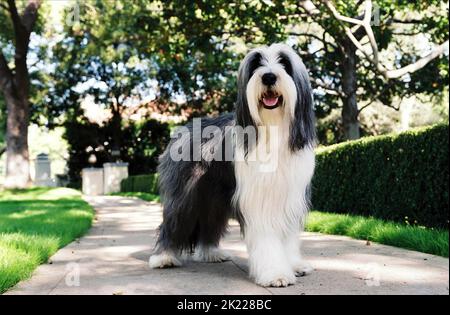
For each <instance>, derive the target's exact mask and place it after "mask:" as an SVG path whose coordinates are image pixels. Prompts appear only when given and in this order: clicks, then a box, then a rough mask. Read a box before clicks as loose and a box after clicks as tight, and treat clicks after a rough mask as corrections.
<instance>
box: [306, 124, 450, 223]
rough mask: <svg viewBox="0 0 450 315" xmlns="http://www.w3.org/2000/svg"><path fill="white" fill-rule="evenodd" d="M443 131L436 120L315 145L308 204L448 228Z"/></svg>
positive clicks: (445, 131)
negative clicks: (428, 124) (318, 147)
mask: <svg viewBox="0 0 450 315" xmlns="http://www.w3.org/2000/svg"><path fill="white" fill-rule="evenodd" d="M448 132H449V130H448V125H436V126H433V127H427V128H421V129H416V130H412V131H408V132H405V133H401V134H398V135H387V136H380V137H368V138H364V139H361V140H358V141H352V142H346V143H342V144H338V145H334V146H330V147H326V148H324V149H322V150H319V151H318V154H317V167H316V172H315V175H314V178H313V183H312V201H313V206H314V208H315V209H320V210H322V211H328V212H337V213H350V214H361V215H364V216H373V217H376V218H382V219H387V220H393V221H397V222H405V221H406V222H407V223H408V224H412V225H423V226H429V227H440V228H448V215H449V204H448V198H449V195H448V194H449V182H448V176H449V171H448V162H449V161H448V159H449V157H448V154H449V142H448V141H449V140H448V135H449V134H448Z"/></svg>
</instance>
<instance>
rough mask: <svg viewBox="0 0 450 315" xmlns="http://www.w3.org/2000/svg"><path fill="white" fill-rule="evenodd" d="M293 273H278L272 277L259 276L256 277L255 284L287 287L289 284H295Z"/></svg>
mask: <svg viewBox="0 0 450 315" xmlns="http://www.w3.org/2000/svg"><path fill="white" fill-rule="evenodd" d="M295 281H296V280H295V275H294V274H289V275H279V276H272V277H260V278H257V279H256V284H258V285H260V286H263V287H276V288H280V287H287V286H289V285H291V284H295Z"/></svg>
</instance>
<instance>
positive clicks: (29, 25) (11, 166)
mask: <svg viewBox="0 0 450 315" xmlns="http://www.w3.org/2000/svg"><path fill="white" fill-rule="evenodd" d="M40 5H41V1H40V0H28V2H27V3H26V4H25V7H24V9H23V11H22V13H21V14H20V13H19V10H18V8H17V6H16V2H15V0H7V3H5V2H3V1H2V2H1V3H0V26H2V34H0V43H1V44H2V46H0V48H1V50H0V91H1V92H2V94H3V97H4V100H5V103H6V107H7V123H6V144H7V147H6V179H5V183H4V185H5V187H8V188H24V187H26V186H28V185H29V183H30V173H29V172H30V171H29V153H28V139H27V137H28V124H29V119H30V103H29V91H30V78H29V72H28V66H27V55H28V50H29V43H30V35H31V32H32V31H33V28H34V27H35V24H36V21H37V18H38V10H39V7H40ZM6 15H9V18H8V17H7V16H6ZM4 30H6V32H3V31H4ZM11 34H13V36H12V38H11ZM5 39H6V41H10V42H11V43H12V45H13V46H14V61H13V62H11V63H10V62H8V60H7V58H6V56H5V54H4V52H3V50H10V51H11V50H12V49H7V48H11V47H4V46H8V45H3V43H4V40H5Z"/></svg>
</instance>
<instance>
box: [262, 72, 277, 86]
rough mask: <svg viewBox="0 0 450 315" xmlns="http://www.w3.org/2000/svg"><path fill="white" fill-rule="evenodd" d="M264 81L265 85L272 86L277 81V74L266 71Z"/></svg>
mask: <svg viewBox="0 0 450 315" xmlns="http://www.w3.org/2000/svg"><path fill="white" fill-rule="evenodd" d="M262 82H263V83H264V85H267V86H271V85H274V84H275V82H277V76H276V75H275V74H273V73H272V72H269V73H265V74H263V76H262Z"/></svg>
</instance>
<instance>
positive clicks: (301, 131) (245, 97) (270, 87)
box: [236, 44, 315, 150]
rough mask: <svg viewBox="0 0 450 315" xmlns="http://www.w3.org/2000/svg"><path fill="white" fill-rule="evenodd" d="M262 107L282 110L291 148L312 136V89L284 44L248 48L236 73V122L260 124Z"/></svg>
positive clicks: (276, 110)
mask: <svg viewBox="0 0 450 315" xmlns="http://www.w3.org/2000/svg"><path fill="white" fill-rule="evenodd" d="M263 111H274V112H273V113H274V114H275V112H276V113H277V114H282V116H283V117H284V118H283V119H285V120H289V121H288V123H290V140H289V143H290V147H291V149H292V150H297V149H301V148H303V147H304V146H305V145H308V144H312V143H313V142H314V138H315V129H314V115H313V102H312V91H311V87H310V83H309V76H308V73H307V71H306V68H305V66H304V64H303V62H302V60H301V58H300V57H299V56H298V55H297V54H296V53H295V51H294V50H293V49H292V48H290V47H289V46H287V45H283V44H273V45H271V46H269V47H267V46H264V47H261V48H256V49H254V50H252V51H250V52H249V53H248V54H247V56H246V57H245V58H244V60H243V61H242V62H241V66H240V67H239V74H238V101H237V106H236V119H237V123H238V124H239V125H241V126H243V127H247V126H250V125H253V126H258V125H263V124H264V121H263V119H262V118H261V117H262V116H263V114H270V113H264V112H263Z"/></svg>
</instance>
